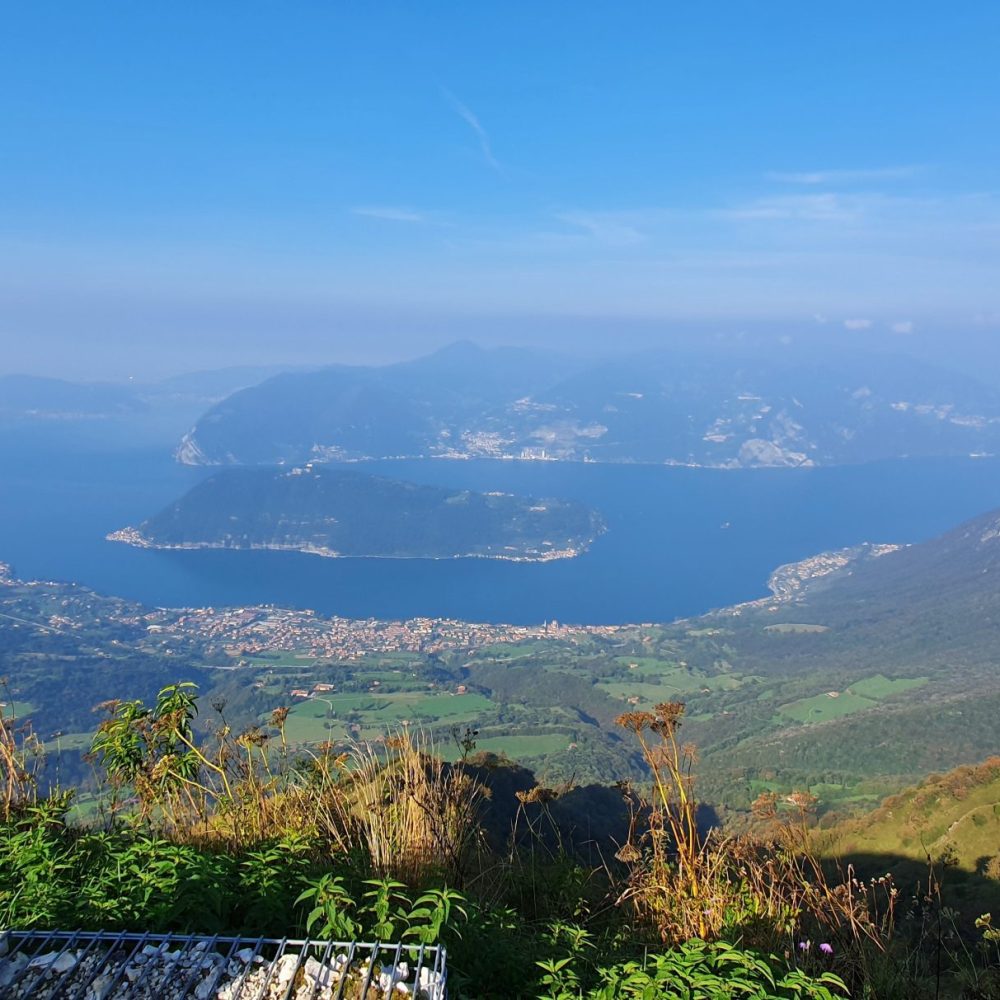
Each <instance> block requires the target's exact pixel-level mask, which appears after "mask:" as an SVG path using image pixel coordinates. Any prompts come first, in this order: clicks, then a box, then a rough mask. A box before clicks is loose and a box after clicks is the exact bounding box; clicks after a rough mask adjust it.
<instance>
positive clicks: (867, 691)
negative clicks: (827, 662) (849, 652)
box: [848, 674, 927, 700]
mask: <svg viewBox="0 0 1000 1000" xmlns="http://www.w3.org/2000/svg"><path fill="white" fill-rule="evenodd" d="M926 683H927V678H926V677H899V678H897V679H895V680H890V679H889V678H888V677H885V676H883V675H882V674H875V675H874V676H873V677H866V678H865V679H864V680H861V681H858V682H857V683H856V684H852V685H851V686H850V688H848V690H849V691H851V692H852V693H853V694H859V695H861V696H862V697H863V698H875V699H876V700H879V699H881V698H889V697H890V696H892V695H894V694H902V693H903V692H904V691H912V690H913V688H918V687H922V686H923V685H924V684H926Z"/></svg>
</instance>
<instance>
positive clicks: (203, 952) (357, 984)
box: [0, 930, 447, 1000]
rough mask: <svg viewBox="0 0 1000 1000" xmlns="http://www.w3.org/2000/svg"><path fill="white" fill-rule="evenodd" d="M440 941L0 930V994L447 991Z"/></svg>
mask: <svg viewBox="0 0 1000 1000" xmlns="http://www.w3.org/2000/svg"><path fill="white" fill-rule="evenodd" d="M445 959H446V955H445V949H444V947H443V946H441V945H415V944H403V943H401V942H393V943H386V942H382V941H321V940H312V939H309V938H305V939H301V940H299V939H291V938H264V937H259V938H248V937H222V936H218V935H216V936H214V937H213V936H205V935H196V934H189V935H183V934H137V933H126V932H124V931H123V932H120V933H119V932H115V931H17V930H8V931H3V932H0V998H3V1000H7V998H11V1000H14V998H28V997H30V998H32V1000H125V998H127V1000H138V998H149V1000H153V998H155V1000H181V998H193V1000H378V998H386V1000H389V998H396V1000H403V998H404V997H411V998H413V1000H446V992H445V980H446V978H447V970H446V964H445Z"/></svg>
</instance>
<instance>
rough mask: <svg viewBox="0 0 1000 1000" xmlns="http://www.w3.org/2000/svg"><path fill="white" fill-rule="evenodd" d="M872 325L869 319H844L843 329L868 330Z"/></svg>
mask: <svg viewBox="0 0 1000 1000" xmlns="http://www.w3.org/2000/svg"><path fill="white" fill-rule="evenodd" d="M871 326H872V321H871V320H870V319H845V320H844V329H845V330H868V329H870V328H871Z"/></svg>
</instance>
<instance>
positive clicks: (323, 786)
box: [0, 684, 1000, 1000]
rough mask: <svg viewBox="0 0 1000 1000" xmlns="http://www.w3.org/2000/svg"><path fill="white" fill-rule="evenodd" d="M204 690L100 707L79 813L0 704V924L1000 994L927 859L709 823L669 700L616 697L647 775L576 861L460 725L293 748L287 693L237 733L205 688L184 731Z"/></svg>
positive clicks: (679, 986) (986, 943)
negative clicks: (840, 855) (894, 859)
mask: <svg viewBox="0 0 1000 1000" xmlns="http://www.w3.org/2000/svg"><path fill="white" fill-rule="evenodd" d="M199 708H200V706H199V700H198V698H197V692H196V689H195V688H194V686H193V685H191V684H178V685H171V686H170V687H167V688H165V689H164V690H162V691H161V692H160V695H159V697H158V699H157V700H156V702H155V703H154V704H152V705H145V704H143V703H142V702H139V701H128V702H111V703H108V704H106V705H105V706H104V711H105V719H104V722H103V723H102V724H101V726H100V728H99V731H98V733H97V736H96V738H95V740H94V743H93V761H94V764H95V766H96V767H97V768H98V769H99V771H100V772H101V774H102V775H103V776H104V793H103V795H102V796H101V798H100V800H99V803H98V804H97V806H96V807H95V809H94V811H93V814H92V816H91V818H90V821H89V822H88V823H86V824H83V823H80V822H75V823H74V822H70V821H69V820H68V818H67V815H68V809H69V807H70V805H71V799H72V794H71V793H70V792H68V791H58V790H53V791H51V792H50V793H49V794H48V795H46V796H41V795H40V794H39V783H38V770H37V769H38V767H39V766H40V764H41V763H42V760H43V757H42V755H41V754H40V753H39V750H40V746H41V745H40V744H39V743H37V741H35V740H34V739H33V737H32V736H31V734H30V731H28V730H26V729H25V728H23V727H20V726H18V724H17V723H16V722H15V721H13V720H10V719H6V720H3V721H2V722H0V926H15V927H27V926H30V927H82V928H104V929H117V928H134V929H143V930H151V931H161V930H163V931H165V930H183V931H197V932H202V933H217V932H225V931H238V932H240V933H243V934H269V935H287V934H310V935H313V936H322V937H333V938H337V939H352V938H373V939H381V940H398V939H402V940H406V941H413V942H415V943H419V942H428V943H429V942H436V941H439V940H440V941H443V942H444V943H445V944H446V945H447V946H448V949H449V965H450V969H451V978H450V986H451V988H452V992H453V994H454V995H456V996H467V997H538V998H551V1000H570V998H583V997H587V998H613V997H666V998H671V997H677V998H706V1000H712V998H723V997H748V998H772V997H773V998H786V997H787V998H791V997H806V998H815V1000H829V998H834V997H843V996H847V995H850V996H854V997H869V998H880V1000H882V998H885V1000H892V998H894V997H899V998H904V997H906V998H919V997H923V996H926V997H937V996H952V997H956V998H957V997H967V998H988V997H997V996H1000V978H998V971H1000V954H998V948H1000V932H997V931H996V930H994V929H993V928H992V927H991V925H990V921H989V918H988V917H987V916H985V915H983V916H982V917H981V918H980V919H979V921H978V927H973V926H972V921H971V920H970V921H969V923H968V924H963V923H962V920H961V918H960V917H959V916H958V915H957V914H955V913H953V912H952V911H950V910H949V909H948V908H947V907H945V906H944V905H943V903H942V894H941V891H940V883H939V882H938V881H935V878H936V876H935V875H934V873H933V872H932V873H931V876H932V877H931V881H929V882H925V883H924V885H923V886H922V890H921V891H920V892H919V893H918V894H917V895H916V896H915V897H914V898H913V899H909V898H906V897H905V895H904V894H902V893H901V892H900V890H899V889H898V888H897V886H896V885H895V884H894V883H893V882H892V880H891V879H888V878H885V877H882V878H875V879H868V880H862V879H861V878H860V877H859V876H857V875H856V874H855V873H854V872H853V870H851V869H850V868H847V869H838V870H831V869H828V868H827V867H825V866H824V865H823V864H821V863H820V862H819V861H818V860H817V858H816V855H815V852H814V850H813V843H812V838H813V829H812V821H813V807H814V805H815V803H814V800H813V799H812V797H811V796H809V795H808V794H805V793H802V794H799V795H795V796H790V797H788V798H787V799H783V800H779V798H778V796H776V795H774V794H765V795H763V796H761V797H760V798H759V799H758V801H757V803H756V805H755V816H756V824H755V827H756V828H755V831H754V832H753V833H752V834H746V835H742V836H739V837H723V836H721V835H719V834H718V833H709V832H706V831H705V830H704V829H702V828H701V825H700V823H699V807H698V800H697V795H696V791H695V786H694V774H693V771H694V763H695V757H696V754H695V750H694V748H693V747H692V746H691V745H689V744H686V743H684V742H682V741H681V739H680V727H681V723H682V716H683V712H684V706H683V704H681V703H679V702H666V703H661V704H658V705H657V706H656V707H655V708H654V709H653V710H652V711H642V710H636V711H632V712H628V713H625V714H624V715H622V716H620V717H619V720H618V722H619V725H620V727H622V728H623V729H624V730H627V731H629V732H631V733H632V735H633V736H634V738H635V739H636V740H637V742H638V744H639V746H640V747H641V751H642V755H643V759H644V761H645V763H646V766H647V768H648V773H649V775H650V778H651V780H650V781H649V782H645V783H643V784H642V785H639V784H635V785H633V784H630V783H625V784H623V785H621V786H620V789H619V791H620V794H621V796H622V798H623V799H624V803H625V806H626V815H627V817H628V819H627V823H626V827H625V830H624V835H623V836H622V838H621V839H620V840H619V841H618V842H617V843H612V842H605V843H601V844H597V845H594V844H591V845H588V846H589V848H590V854H591V860H590V861H588V862H586V863H585V861H584V860H583V855H582V854H581V852H580V850H579V845H578V843H577V842H576V841H574V840H573V838H572V837H571V835H570V833H569V831H567V830H566V829H565V828H564V827H563V826H562V825H561V824H560V823H559V822H558V821H557V809H556V806H557V805H558V802H559V799H560V796H564V797H568V795H569V792H568V791H567V790H566V789H552V788H546V787H543V786H540V785H537V784H528V785H524V784H523V783H521V784H520V785H519V784H518V782H516V781H513V780H512V777H516V773H515V772H516V769H513V768H511V767H510V766H509V765H507V764H505V763H504V762H503V761H502V760H498V759H497V758H495V757H494V756H492V755H489V754H483V753H481V752H479V751H478V749H477V747H476V741H475V734H474V733H473V732H472V731H471V730H467V731H466V733H465V734H464V737H462V738H460V739H459V740H458V746H457V747H456V754H455V755H454V756H456V757H457V759H456V760H454V761H453V762H451V763H449V762H446V761H445V760H443V759H442V757H441V755H440V754H437V753H435V752H434V748H433V746H432V745H431V744H430V743H429V742H428V741H427V740H426V739H424V738H423V737H421V736H418V735H412V734H410V733H409V732H408V731H406V730H405V729H404V730H401V731H399V732H397V733H396V734H395V735H392V736H390V737H388V738H387V739H385V740H383V741H382V742H381V743H380V744H377V745H376V744H373V743H355V744H351V745H347V746H335V745H333V744H329V743H328V744H324V745H321V746H319V747H317V748H316V749H315V750H313V751H311V752H301V751H296V750H295V749H293V748H292V747H291V746H290V745H289V743H288V740H287V736H286V726H287V722H288V712H287V710H286V709H283V708H279V709H277V710H275V711H274V712H273V714H272V716H271V718H270V720H269V724H268V725H267V726H260V727H251V728H249V729H245V730H242V731H235V730H233V729H232V728H231V727H230V725H229V724H228V722H227V720H226V706H225V705H224V704H223V703H222V702H216V703H215V704H214V705H213V706H212V711H213V713H214V722H213V724H212V725H211V727H209V729H210V733H211V735H210V736H209V737H207V738H198V737H197V736H196V730H195V727H194V721H195V719H196V717H197V715H198V712H199ZM595 849H596V857H597V860H596V862H595V861H594V860H593V857H594V850H595Z"/></svg>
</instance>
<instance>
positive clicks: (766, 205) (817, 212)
mask: <svg viewBox="0 0 1000 1000" xmlns="http://www.w3.org/2000/svg"><path fill="white" fill-rule="evenodd" d="M864 208H865V205H864V204H863V203H862V202H861V201H859V200H858V199H857V198H845V197H843V196H841V195H837V194H832V193H823V194H796V195H783V196H781V197H778V198H757V199H755V200H754V201H751V202H749V203H748V204H746V205H742V206H739V207H737V208H733V209H728V210H724V211H722V212H719V213H717V214H719V215H720V216H722V217H723V218H729V219H737V220H754V219H797V220H800V221H806V222H849V221H853V220H855V219H857V218H859V217H860V216H861V215H862V214H863V212H864Z"/></svg>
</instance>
